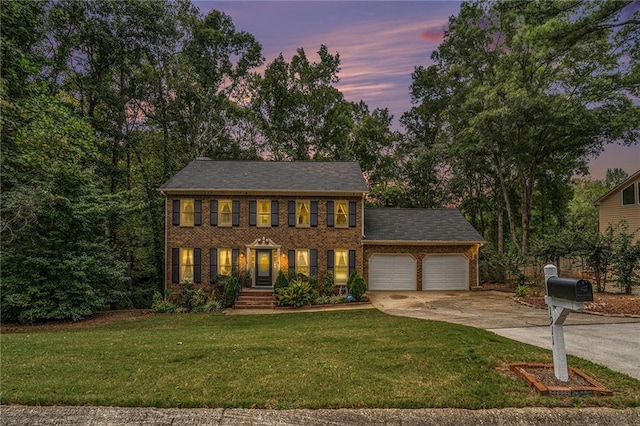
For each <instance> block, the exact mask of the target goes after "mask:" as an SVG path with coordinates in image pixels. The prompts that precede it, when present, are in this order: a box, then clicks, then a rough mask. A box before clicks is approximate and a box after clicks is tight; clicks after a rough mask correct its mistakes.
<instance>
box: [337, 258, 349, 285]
mask: <svg viewBox="0 0 640 426" xmlns="http://www.w3.org/2000/svg"><path fill="white" fill-rule="evenodd" d="M348 253H349V252H348V250H335V266H334V275H335V282H336V284H343V283H346V282H347V278H348V273H349V257H348Z"/></svg>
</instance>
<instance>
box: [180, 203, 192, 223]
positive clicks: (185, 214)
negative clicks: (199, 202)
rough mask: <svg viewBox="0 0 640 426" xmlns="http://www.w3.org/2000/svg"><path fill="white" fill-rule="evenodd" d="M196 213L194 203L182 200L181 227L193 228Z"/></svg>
mask: <svg viewBox="0 0 640 426" xmlns="http://www.w3.org/2000/svg"><path fill="white" fill-rule="evenodd" d="M194 212H195V209H194V201H193V200H182V201H181V203H180V225H182V226H193V219H194Z"/></svg>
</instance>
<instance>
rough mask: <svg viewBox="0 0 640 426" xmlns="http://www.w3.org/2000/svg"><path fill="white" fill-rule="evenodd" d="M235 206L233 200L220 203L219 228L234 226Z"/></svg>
mask: <svg viewBox="0 0 640 426" xmlns="http://www.w3.org/2000/svg"><path fill="white" fill-rule="evenodd" d="M232 213H233V205H232V204H231V200H220V201H218V226H231V225H232Z"/></svg>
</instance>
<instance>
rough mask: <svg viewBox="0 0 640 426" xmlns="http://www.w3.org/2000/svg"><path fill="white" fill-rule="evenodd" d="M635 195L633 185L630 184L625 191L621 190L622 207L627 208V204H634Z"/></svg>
mask: <svg viewBox="0 0 640 426" xmlns="http://www.w3.org/2000/svg"><path fill="white" fill-rule="evenodd" d="M635 195H636V193H635V185H634V184H633V183H632V184H631V185H629V186H627V187H626V188H625V189H623V190H622V205H623V206H628V205H629V204H635V203H636V197H635Z"/></svg>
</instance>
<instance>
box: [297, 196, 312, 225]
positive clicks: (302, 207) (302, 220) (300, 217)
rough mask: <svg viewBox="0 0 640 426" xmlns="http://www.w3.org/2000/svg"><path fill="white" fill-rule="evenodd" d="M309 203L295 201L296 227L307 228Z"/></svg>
mask: <svg viewBox="0 0 640 426" xmlns="http://www.w3.org/2000/svg"><path fill="white" fill-rule="evenodd" d="M309 218H310V213H309V201H296V226H298V227H306V226H309V223H310V222H309Z"/></svg>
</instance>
